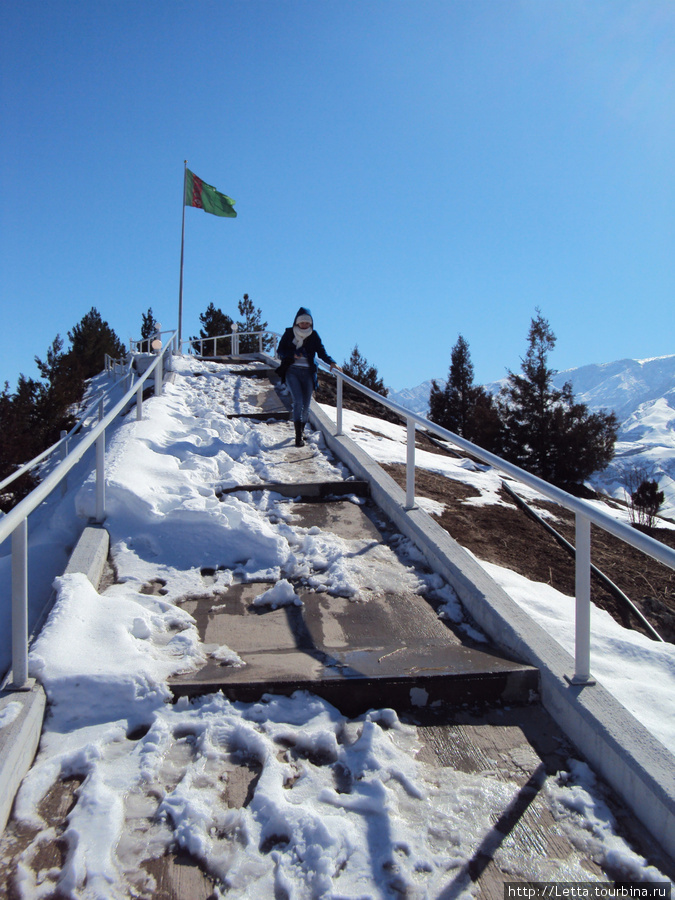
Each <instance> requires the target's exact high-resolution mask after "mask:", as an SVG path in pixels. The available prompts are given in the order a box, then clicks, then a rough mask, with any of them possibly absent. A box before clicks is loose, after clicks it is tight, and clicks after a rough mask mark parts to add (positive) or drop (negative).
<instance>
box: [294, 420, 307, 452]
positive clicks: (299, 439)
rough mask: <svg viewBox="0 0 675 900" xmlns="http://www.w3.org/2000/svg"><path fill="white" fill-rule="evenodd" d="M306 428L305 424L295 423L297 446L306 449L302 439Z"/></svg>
mask: <svg viewBox="0 0 675 900" xmlns="http://www.w3.org/2000/svg"><path fill="white" fill-rule="evenodd" d="M304 427H305V425H304V423H303V422H296V423H295V446H296V447H304V446H305V442H304V441H303V439H302V429H303V428H304Z"/></svg>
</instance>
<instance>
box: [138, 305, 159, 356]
mask: <svg viewBox="0 0 675 900" xmlns="http://www.w3.org/2000/svg"><path fill="white" fill-rule="evenodd" d="M141 315H142V317H143V324H142V325H141V347H140V350H141V353H149V352H150V351H151V349H152V340H151V339H152V338H153V337H154V335H155V332H156V331H157V323H156V322H155V317H154V315H153V313H152V307H151V306H149V307H148V311H147V313H142V314H141Z"/></svg>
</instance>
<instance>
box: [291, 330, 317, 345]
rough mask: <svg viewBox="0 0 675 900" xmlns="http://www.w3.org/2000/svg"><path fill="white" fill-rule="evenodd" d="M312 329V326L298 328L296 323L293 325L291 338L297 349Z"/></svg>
mask: <svg viewBox="0 0 675 900" xmlns="http://www.w3.org/2000/svg"><path fill="white" fill-rule="evenodd" d="M313 331H314V329H313V328H305V329H304V330H303V329H302V328H299V327H298V326H297V325H294V326H293V334H294V335H295V337H294V338H293V343H294V345H295V346H296V347H297V348H298V350H299V349H300V348H301V347H302V345H303V344H304V342H305V341H306V340H307V338H308V337H309V336H310V334H311V333H312V332H313Z"/></svg>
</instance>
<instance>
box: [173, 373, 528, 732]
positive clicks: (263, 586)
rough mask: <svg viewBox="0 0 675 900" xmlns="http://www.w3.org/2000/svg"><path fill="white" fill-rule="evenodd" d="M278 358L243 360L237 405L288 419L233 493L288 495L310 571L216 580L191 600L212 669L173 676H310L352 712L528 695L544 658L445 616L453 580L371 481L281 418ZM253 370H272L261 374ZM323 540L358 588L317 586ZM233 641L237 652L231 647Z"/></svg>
mask: <svg viewBox="0 0 675 900" xmlns="http://www.w3.org/2000/svg"><path fill="white" fill-rule="evenodd" d="M272 371H273V370H269V369H266V368H256V367H251V368H248V369H247V368H245V367H242V366H241V365H239V366H236V365H235V366H232V373H233V375H236V376H242V378H241V385H242V390H241V391H238V392H237V393H236V394H235V409H234V413H229V415H236V416H241V417H246V418H251V419H252V420H258V421H260V420H263V421H267V422H268V423H269V426H270V428H272V429H281V430H280V434H279V440H278V441H277V442H276V444H275V450H274V451H273V454H272V460H273V461H272V463H271V464H269V465H268V472H267V473H264V474H267V475H268V476H270V475H271V477H267V478H266V479H265V480H264V481H261V483H256V484H246V485H240V486H237V487H228V488H227V489H226V490H225V491H223V492H222V494H223V495H225V494H232V493H239V492H248V493H251V492H256V491H271V492H274V493H276V494H279V495H281V496H283V497H285V498H287V499H286V501H285V504H284V510H285V513H284V514H285V515H287V516H288V517H289V519H290V520H292V521H293V523H294V524H295V525H296V526H299V527H301V528H302V529H305V530H306V533H307V538H306V543H307V550H308V557H307V565H306V572H307V577H303V578H301V579H296V580H295V582H294V583H291V582H289V581H286V580H284V581H283V582H280V583H279V584H275V583H271V582H269V581H259V582H255V581H253V582H251V581H247V582H246V583H242V584H230V585H228V586H226V587H224V588H223V590H222V591H219V590H218V589H217V585H214V589H212V590H211V591H210V592H209V595H208V596H207V597H203V598H191V599H187V600H185V601H184V602H183V603H182V606H183V608H184V609H185V610H186V611H188V612H189V613H190V614H191V615H192V616H193V617H194V619H195V620H196V622H197V627H198V630H199V634H200V637H201V640H202V642H203V644H204V649H205V652H206V653H207V654H210V655H209V658H208V662H207V663H206V665H205V666H204V667H203V668H202V669H201V670H199V671H196V672H191V673H189V674H188V675H184V676H178V677H175V678H173V679H172V680H171V682H170V686H171V689H172V692H173V694H174V696H176V697H181V696H196V695H200V694H207V693H212V692H214V691H217V690H222V691H223V692H224V694H225V696H227V697H228V698H229V699H231V700H242V701H251V700H256V699H258V698H260V697H261V696H262V695H263V694H265V693H268V692H273V693H277V694H279V693H284V694H290V693H292V692H294V691H296V690H308V691H311V692H313V693H315V694H318V695H319V696H321V697H323V698H324V699H326V700H328V701H329V702H331V703H333V704H334V705H335V706H337V707H338V708H340V709H341V710H342V711H343V713H344V714H347V715H357V714H360V713H362V712H364V711H365V710H367V709H370V708H373V707H382V706H387V707H393V708H396V709H410V708H415V707H429V706H439V705H443V706H446V705H452V706H455V707H457V706H462V705H467V704H470V705H472V704H476V703H497V702H503V703H510V704H511V703H526V702H528V700H529V698H530V697H531V695H532V692H533V691H536V690H537V687H538V672H537V670H536V669H534V668H532V667H530V666H526V665H521V664H519V663H516V662H513V661H511V660H509V659H507V658H505V657H504V656H503V655H501V654H500V653H499V652H498V651H495V650H494V649H493V648H490V647H489V646H487V645H486V644H485V643H482V642H477V641H475V640H472V639H471V638H470V637H469V635H468V633H467V631H466V630H464V631H463V630H461V629H460V628H459V627H453V625H452V623H451V621H450V619H449V618H441V617H440V616H439V613H441V614H442V613H443V610H444V607H445V603H444V599H445V598H444V596H443V590H446V591H447V588H443V587H442V586H440V585H439V584H438V581H439V580H438V576H434V575H432V574H431V573H430V572H429V570H428V569H426V568H425V567H424V566H423V564H422V562H421V559H420V557H419V556H418V555H417V554H416V553H415V551H414V548H413V547H412V546H411V545H410V542H408V541H407V540H405V539H404V538H403V537H402V536H401V535H400V534H399V533H398V532H397V531H396V529H395V528H394V527H393V526H392V524H391V522H389V520H388V519H386V517H385V516H384V515H383V514H382V512H381V511H380V510H379V509H378V508H377V507H376V506H375V505H374V504H373V503H372V501H370V500H368V499H367V494H368V485H367V483H365V482H362V481H357V480H355V479H354V478H353V476H351V475H350V474H349V473H348V472H346V473H345V475H344V477H342V478H341V479H340V480H338V479H336V477H335V474H334V470H333V474H332V475H331V477H330V478H329V479H327V478H326V471H327V470H326V467H325V466H322V454H321V453H318V452H317V449H316V447H315V446H306V447H303V448H296V447H295V446H294V444H293V439H292V435H291V429H290V428H289V427H288V426H287V425H283V426H280V425H279V424H277V422H278V420H279V419H287V418H288V409H287V406H286V403H287V400H286V397H285V396H284V395H283V394H282V393H281V392H280V391H278V389H275V386H274V385H273V383H272V382H271V381H270V377H269V376H270V375H272ZM244 375H245V376H246V377H245V378H244V377H243V376H244ZM251 377H254V378H255V379H256V380H259V385H258V384H255V387H254V388H252V387H251V380H250V379H251ZM272 379H274V376H273V375H272ZM275 454H276V455H275ZM318 544H321V545H322V547H323V545H324V544H325V545H326V546H327V547H330V548H333V552H335V548H336V547H337V548H338V549H339V550H340V552H341V553H342V554H343V555H344V557H345V560H346V565H347V566H349V565H351V566H352V569H353V571H354V572H355V573H357V576H356V577H357V579H358V582H359V590H358V591H357V592H354V590H353V588H352V589H351V590H344V586H343V585H341V584H340V583H337V584H329V585H328V586H326V585H322V586H321V587H319V588H318V589H317V588H316V585H315V584H313V583H312V582H313V576H314V575H316V574H317V571H315V570H318V571H319V573H320V570H321V566H322V563H321V553H322V552H330V551H327V550H326V549H325V547H324V548H323V549H317V546H318ZM317 560H318V562H317ZM326 565H327V563H326ZM206 574H207V577H208V573H206ZM213 574H214V576H215V575H216V573H213ZM434 588H438V590H435V589H434ZM222 647H226V648H229V650H230V651H232V653H227V652H226V653H225V654H222V653H219V648H222Z"/></svg>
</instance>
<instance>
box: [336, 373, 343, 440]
mask: <svg viewBox="0 0 675 900" xmlns="http://www.w3.org/2000/svg"><path fill="white" fill-rule="evenodd" d="M335 377H336V378H337V400H336V401H335V402H336V416H335V426H336V428H335V435H336V436H339V435H341V434H342V385H343V380H342V375H340V373H339V372H337V373H336V376H335Z"/></svg>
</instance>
